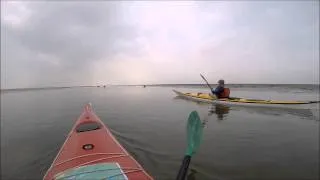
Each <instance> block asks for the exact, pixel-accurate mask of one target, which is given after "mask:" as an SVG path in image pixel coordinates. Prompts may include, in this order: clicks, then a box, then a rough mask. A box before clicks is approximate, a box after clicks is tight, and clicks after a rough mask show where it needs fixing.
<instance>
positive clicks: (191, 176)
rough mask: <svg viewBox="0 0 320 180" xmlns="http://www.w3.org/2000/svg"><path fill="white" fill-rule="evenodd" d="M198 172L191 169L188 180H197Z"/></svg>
mask: <svg viewBox="0 0 320 180" xmlns="http://www.w3.org/2000/svg"><path fill="white" fill-rule="evenodd" d="M196 174H197V171H196V170H195V169H190V172H189V174H188V177H187V179H188V180H196Z"/></svg>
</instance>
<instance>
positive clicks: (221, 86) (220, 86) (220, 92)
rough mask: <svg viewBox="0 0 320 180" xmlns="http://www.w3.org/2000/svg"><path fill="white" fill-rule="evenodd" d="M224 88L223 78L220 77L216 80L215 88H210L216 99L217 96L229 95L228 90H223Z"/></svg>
mask: <svg viewBox="0 0 320 180" xmlns="http://www.w3.org/2000/svg"><path fill="white" fill-rule="evenodd" d="M225 89H227V88H224V80H223V79H220V80H219V81H218V86H217V87H216V89H211V92H212V94H214V95H215V96H216V97H217V98H218V99H219V98H227V97H229V93H230V92H225Z"/></svg>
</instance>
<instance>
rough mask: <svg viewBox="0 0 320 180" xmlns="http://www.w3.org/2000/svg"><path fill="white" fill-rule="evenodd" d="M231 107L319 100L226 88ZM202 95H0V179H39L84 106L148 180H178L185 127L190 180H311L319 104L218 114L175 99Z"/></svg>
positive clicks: (105, 90)
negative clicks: (192, 120) (197, 124)
mask: <svg viewBox="0 0 320 180" xmlns="http://www.w3.org/2000/svg"><path fill="white" fill-rule="evenodd" d="M228 87H229V88H230V90H231V96H232V97H243V98H258V99H273V100H303V101H317V100H319V85H268V84H264V85H259V84H247V85H244V84H242V85H236V84H234V85H228ZM173 89H175V90H179V91H182V92H203V93H207V92H209V89H208V88H207V87H206V86H205V85H192V84H191V85H190V84H183V85H174V84H167V85H150V86H149V85H147V86H146V87H145V88H144V87H143V86H140V85H139V86H111V85H107V86H106V87H103V86H101V87H64V88H29V89H7V90H1V179H2V180H20V179H21V180H23V179H24V180H37V179H42V178H43V176H44V174H45V172H46V171H47V169H48V168H49V167H50V165H51V163H52V161H53V160H54V158H55V156H56V155H57V153H58V151H59V149H60V147H61V146H62V144H63V142H64V141H65V139H66V136H67V134H68V133H69V131H70V129H71V128H72V126H73V124H74V123H75V121H76V120H77V118H78V117H79V115H80V114H81V112H82V110H83V107H84V105H85V104H86V103H89V102H90V103H92V105H93V109H94V111H95V112H96V114H97V115H98V116H99V117H100V119H101V120H102V121H103V122H104V123H105V124H106V125H107V126H108V127H109V128H110V130H111V132H112V133H113V134H114V136H115V137H116V139H117V140H118V141H119V142H120V143H121V144H122V145H123V146H124V147H125V148H126V149H127V151H128V152H129V153H130V154H131V155H132V156H133V157H134V158H135V159H136V160H137V161H138V162H139V163H140V164H141V165H142V166H143V168H144V169H145V170H146V171H147V172H148V173H149V174H150V175H151V176H152V177H154V179H159V180H173V179H175V178H176V176H177V173H178V170H179V168H180V165H181V162H182V159H183V157H184V153H185V151H186V146H187V130H186V126H187V119H188V116H189V114H190V112H192V111H197V112H198V114H199V116H200V119H201V120H202V121H203V122H204V124H205V126H204V129H203V135H202V136H203V137H202V141H201V144H200V147H199V149H198V150H197V151H196V152H195V153H194V154H193V156H192V159H191V163H190V166H189V171H188V175H187V176H188V179H189V180H195V179H197V180H251V179H252V180H260V179H261V180H273V179H274V180H302V179H305V180H318V179H319V168H320V166H319V123H320V120H319V104H312V105H310V106H306V107H301V108H277V107H254V106H250V107H246V106H232V105H230V106H224V105H219V104H210V103H200V102H194V101H190V100H186V99H182V98H179V97H177V96H176V94H175V93H174V92H173V91H172V90H173Z"/></svg>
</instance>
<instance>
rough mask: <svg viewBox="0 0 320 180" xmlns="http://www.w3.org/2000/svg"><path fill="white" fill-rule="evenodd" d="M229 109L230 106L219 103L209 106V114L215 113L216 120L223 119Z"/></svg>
mask: <svg viewBox="0 0 320 180" xmlns="http://www.w3.org/2000/svg"><path fill="white" fill-rule="evenodd" d="M229 111H230V107H228V106H225V105H221V104H216V105H212V106H211V109H210V111H209V114H210V113H211V114H213V113H215V114H216V115H217V118H218V120H223V119H224V118H225V117H226V116H227V114H228V113H229Z"/></svg>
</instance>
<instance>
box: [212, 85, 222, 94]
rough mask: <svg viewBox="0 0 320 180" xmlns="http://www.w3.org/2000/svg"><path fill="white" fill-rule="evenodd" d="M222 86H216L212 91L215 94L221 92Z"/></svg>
mask: <svg viewBox="0 0 320 180" xmlns="http://www.w3.org/2000/svg"><path fill="white" fill-rule="evenodd" d="M223 89H224V88H223V87H221V86H219V87H217V88H216V89H215V90H214V93H215V94H220V93H222V92H223Z"/></svg>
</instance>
